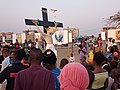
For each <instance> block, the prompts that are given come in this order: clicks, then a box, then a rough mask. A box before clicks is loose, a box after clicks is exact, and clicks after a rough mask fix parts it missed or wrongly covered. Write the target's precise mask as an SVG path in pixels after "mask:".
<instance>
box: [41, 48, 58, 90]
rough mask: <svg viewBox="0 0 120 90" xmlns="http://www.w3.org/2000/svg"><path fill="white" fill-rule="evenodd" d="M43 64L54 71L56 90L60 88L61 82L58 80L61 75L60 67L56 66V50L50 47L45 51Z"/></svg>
mask: <svg viewBox="0 0 120 90" xmlns="http://www.w3.org/2000/svg"><path fill="white" fill-rule="evenodd" d="M43 56H44V57H43V58H44V59H43V66H44V67H45V68H46V69H48V70H50V71H52V73H53V75H54V80H55V88H56V90H60V83H59V80H58V77H59V75H60V69H58V68H57V67H56V61H57V58H56V55H55V54H54V52H53V51H52V50H50V49H47V50H46V51H45V52H44V53H43Z"/></svg>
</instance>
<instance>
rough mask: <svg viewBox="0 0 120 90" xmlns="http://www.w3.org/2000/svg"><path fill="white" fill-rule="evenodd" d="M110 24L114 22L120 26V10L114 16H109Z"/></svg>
mask: <svg viewBox="0 0 120 90" xmlns="http://www.w3.org/2000/svg"><path fill="white" fill-rule="evenodd" d="M107 23H108V24H110V25H111V24H114V25H115V26H120V11H118V12H117V13H116V14H114V15H113V16H110V17H109V18H108V22H107Z"/></svg>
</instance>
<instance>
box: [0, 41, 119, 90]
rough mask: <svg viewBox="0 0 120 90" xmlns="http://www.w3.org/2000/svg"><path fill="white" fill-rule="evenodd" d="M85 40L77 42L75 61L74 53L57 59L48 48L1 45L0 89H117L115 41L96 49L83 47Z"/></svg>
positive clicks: (117, 75)
mask: <svg viewBox="0 0 120 90" xmlns="http://www.w3.org/2000/svg"><path fill="white" fill-rule="evenodd" d="M86 46H87V45H86V43H85V41H82V42H81V45H79V46H78V48H79V49H78V53H79V56H80V59H79V61H80V62H76V60H75V57H74V54H73V53H71V55H70V58H68V59H67V58H63V59H61V62H60V66H59V67H57V65H56V63H57V56H56V55H55V53H54V52H53V51H52V50H51V49H46V50H45V51H44V52H42V50H41V49H39V48H36V47H35V46H33V47H31V48H29V51H28V52H25V49H26V48H24V47H23V48H20V47H18V48H16V47H13V48H11V47H10V46H8V45H6V46H3V47H2V48H1V53H2V55H1V56H0V63H1V72H0V83H1V85H0V89H1V90H4V89H3V88H5V87H6V90H117V89H120V80H119V78H120V61H119V50H118V48H117V46H116V45H113V46H109V48H108V49H109V50H107V48H106V52H103V51H100V50H102V49H100V48H102V47H99V45H98V46H97V48H98V49H97V50H98V51H95V47H93V46H95V45H93V46H91V48H92V49H91V48H89V51H88V48H87V47H86ZM89 59H90V60H89Z"/></svg>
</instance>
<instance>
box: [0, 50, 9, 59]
mask: <svg viewBox="0 0 120 90" xmlns="http://www.w3.org/2000/svg"><path fill="white" fill-rule="evenodd" d="M9 52H10V51H9V49H8V48H3V50H2V55H3V57H4V58H6V57H7V56H9V54H10V53H9Z"/></svg>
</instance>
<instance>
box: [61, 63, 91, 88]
mask: <svg viewBox="0 0 120 90" xmlns="http://www.w3.org/2000/svg"><path fill="white" fill-rule="evenodd" d="M59 80H60V85H61V86H60V88H61V90H85V89H86V88H87V86H88V85H89V75H88V72H87V70H86V68H85V67H84V66H83V65H81V64H80V63H77V62H73V63H69V64H67V65H65V67H64V68H63V69H62V70H61V73H60V77H59Z"/></svg>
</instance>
